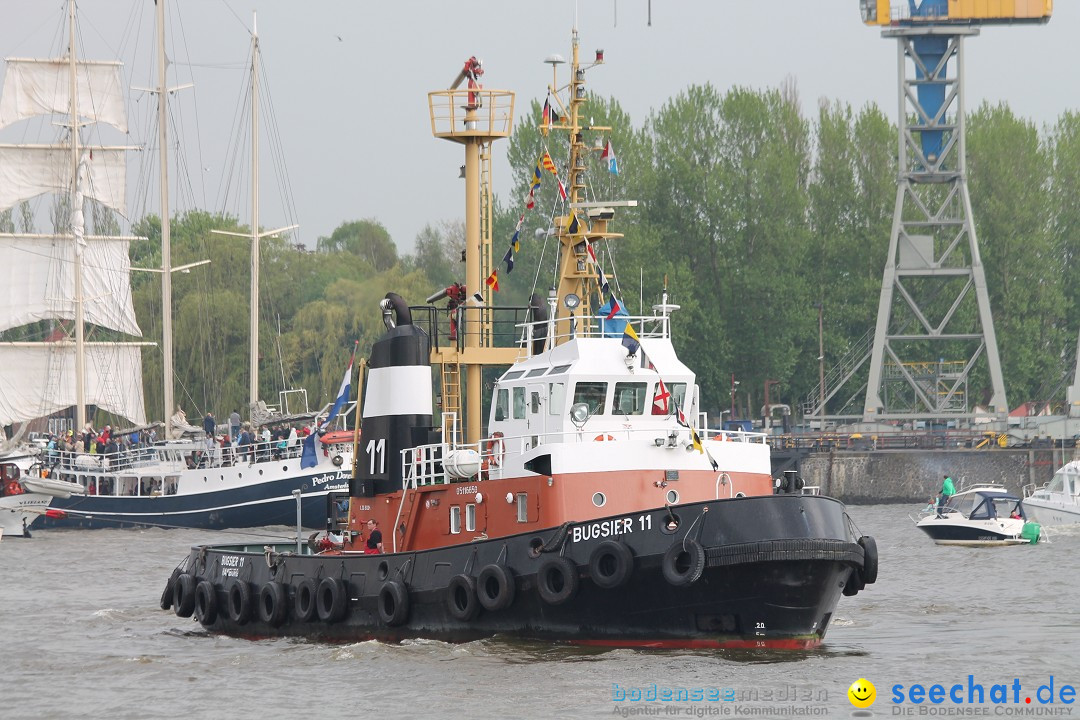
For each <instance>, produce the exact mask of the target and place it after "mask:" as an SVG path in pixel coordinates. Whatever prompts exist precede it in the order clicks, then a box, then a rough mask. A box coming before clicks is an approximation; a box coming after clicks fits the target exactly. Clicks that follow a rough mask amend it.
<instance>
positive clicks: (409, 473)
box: [401, 426, 767, 489]
mask: <svg viewBox="0 0 1080 720" xmlns="http://www.w3.org/2000/svg"><path fill="white" fill-rule="evenodd" d="M697 432H698V435H699V437H701V439H702V440H703V441H706V442H708V441H714V442H732V443H747V444H757V445H765V444H766V439H767V436H766V435H765V433H757V432H742V431H739V430H709V429H702V430H697ZM627 440H631V441H635V442H641V443H645V444H648V445H652V446H654V447H658V448H667V449H669V450H672V451H673V450H676V449H679V448H681V449H683V450H686V451H692V450H693V446H692V442H691V439H690V433H689V431H688V430H687V429H686V428H684V427H681V426H678V427H675V428H668V427H652V428H626V427H622V426H619V427H602V426H597V427H596V428H590V429H588V430H576V429H575V430H568V431H559V432H541V433H537V434H529V435H519V436H495V437H489V438H485V439H484V440H481V441H480V442H479V443H460V444H449V443H431V444H428V445H419V446H416V447H411V448H406V449H404V450H402V451H401V477H402V478H403V481H402V486H403V489H414V488H417V487H424V486H427V485H442V484H448V483H453V482H477V481H484V480H489V479H492V477H493V475H494V477H495V478H498V477H499V470H500V468H502V467H503V466H505V464H506V459H507V457H508V456H520V455H522V454H524V453H526V452H528V451H530V450H532V449H535V448H537V447H540V446H543V445H555V444H559V443H594V442H620V441H627ZM448 466H449V469H450V471H449V472H448Z"/></svg>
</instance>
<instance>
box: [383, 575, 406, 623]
mask: <svg viewBox="0 0 1080 720" xmlns="http://www.w3.org/2000/svg"><path fill="white" fill-rule="evenodd" d="M379 619H380V620H382V621H383V622H384V623H386V624H387V625H389V626H390V627H397V626H398V625H401V624H402V623H403V622H405V621H406V620H408V619H409V589H408V588H407V587H405V583H403V582H401V581H399V580H388V581H386V582H385V583H383V586H382V587H381V588H379Z"/></svg>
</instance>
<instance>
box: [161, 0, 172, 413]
mask: <svg viewBox="0 0 1080 720" xmlns="http://www.w3.org/2000/svg"><path fill="white" fill-rule="evenodd" d="M157 36H158V87H157V111H158V161H159V162H160V164H161V180H160V185H161V352H162V355H163V356H164V360H163V364H162V374H163V375H164V377H163V378H162V379H163V382H164V396H163V397H164V406H163V407H162V414H163V416H164V417H165V418H169V417H171V416H172V412H173V405H174V400H173V332H172V238H171V237H170V235H169V167H168V162H169V148H168V145H167V143H168V112H167V107H166V104H165V103H166V102H167V100H166V92H167V91H168V88H167V87H166V86H165V71H166V69H167V63H168V60H167V58H166V57H165V0H157Z"/></svg>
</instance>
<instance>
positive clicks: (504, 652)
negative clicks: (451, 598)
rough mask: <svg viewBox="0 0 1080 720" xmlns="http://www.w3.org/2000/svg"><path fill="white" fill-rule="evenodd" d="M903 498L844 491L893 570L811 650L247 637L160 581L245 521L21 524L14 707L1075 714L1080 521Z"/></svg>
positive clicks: (177, 711) (87, 711)
mask: <svg viewBox="0 0 1080 720" xmlns="http://www.w3.org/2000/svg"><path fill="white" fill-rule="evenodd" d="M908 510H909V508H906V507H903V506H897V505H872V506H852V507H850V508H849V512H850V514H851V516H852V518H853V519H854V521H855V523H856V524H857V525H858V526H859V528H860V529H861V530H862V532H863V533H865V534H870V535H874V536H875V537H876V538H877V541H878V547H879V551H880V555H881V570H880V575H879V579H878V582H877V584H875V585H872V586H870V587H869V588H867V589H866V590H865V591H864V592H862V593H860V594H859V595H858V596H856V597H854V598H847V597H845V598H841V602H840V606H839V608H838V609H837V612H836V614H835V615H834V619H833V621H832V624H831V626H830V628H829V632H828V635H827V637H826V642H825V644H824V646H823V647H822V648H821V649H818V650H814V651H807V652H717V651H642V650H597V649H581V648H574V647H564V646H553V645H548V644H545V643H533V642H529V643H525V642H517V641H508V640H500V639H492V640H486V641H480V642H474V643H468V644H464V645H449V644H446V643H440V642H424V641H416V642H407V643H404V644H401V645H384V644H380V643H376V642H368V643H360V644H355V645H344V646H342V645H321V644H314V643H308V642H300V641H292V640H271V641H259V642H252V641H242V640H234V639H230V638H225V637H216V636H211V635H208V634H207V633H205V632H204V631H202V629H201V628H200V626H199V625H198V623H196V622H195V621H194V620H184V619H180V618H177V617H176V616H175V615H174V614H173V613H172V612H171V611H170V612H164V611H162V610H160V609H159V608H158V598H159V595H160V593H161V589H162V587H163V586H164V583H165V580H166V578H167V577H168V575H169V572H170V571H171V569H172V568H173V567H174V566H175V565H176V563H177V562H178V561H179V560H180V559H181V558H182V557H183V556H184V555H185V554H186V552H187V548H188V547H189V546H190V545H192V544H199V543H206V542H210V543H213V542H230V543H231V542H237V541H239V540H240V539H246V538H242V537H241V536H240V535H238V534H236V533H214V532H207V531H193V530H158V529H150V530H97V531H80V530H71V531H41V532H38V533H36V534H35V536H34V537H33V538H31V539H29V540H23V539H15V538H8V539H5V540H3V542H2V543H0V638H2V642H0V650H2V654H0V658H2V660H0V663H2V668H3V675H2V678H3V679H2V680H0V718H3V719H4V720H13V719H16V718H74V717H78V718H155V717H170V718H223V717H252V716H255V717H259V718H260V720H268V719H271V718H308V717H312V716H320V717H334V718H336V717H367V718H379V720H386V719H387V718H390V717H406V718H412V717H416V718H442V717H455V718H456V717H460V718H549V717H553V718H579V717H604V716H614V717H748V716H752V717H767V718H785V717H852V716H853V714H854V716H855V717H859V716H860V713H861V714H862V715H861V716H873V717H902V716H912V717H920V716H927V717H970V716H987V717H1011V716H1015V717H1039V716H1057V717H1061V716H1069V715H1075V716H1078V717H1080V708H1078V707H1077V706H1075V705H1072V704H1066V703H1064V702H1063V700H1068V699H1070V697H1069V694H1068V688H1066V687H1065V686H1072V687H1080V602H1078V599H1080V561H1078V552H1080V526H1076V527H1072V528H1062V529H1053V528H1052V529H1051V532H1052V535H1051V538H1050V539H1051V542H1049V543H1041V544H1039V545H1037V546H1019V547H1003V548H986V549H972V548H960V547H938V546H936V545H934V544H933V543H932V542H931V541H930V540H929V539H928V538H926V537H925V536H924V535H923V533H922V532H921V531H919V530H916V529H915V527H914V526H913V524H912V522H911V520H909V519H908V517H907V513H908ZM258 532H259V531H255V534H258ZM286 532H287V530H286V529H285V528H268V529H266V533H268V534H273V535H278V536H280V535H282V534H284V533H286ZM969 676H972V677H971V678H969ZM1051 677H1052V678H1053V681H1052V682H1053V702H1052V703H1048V704H1042V703H1040V700H1045V699H1048V695H1047V693H1048V692H1049V685H1050V683H1051ZM860 678H865V679H866V680H869V681H870V682H871V683H873V684H874V685H875V687H876V690H877V698H876V701H875V702H874V703H873V704H872V705H871V706H870V707H869V708H868V709H866V710H857V709H856V708H855V707H853V705H852V704H851V702H850V701H849V699H848V696H847V690H848V687H849V686H850V685H851V684H852V683H853V682H854V681H856V680H857V679H860ZM1017 682H1018V683H1019V689H1017V688H1016V687H1015V684H1016V683H1017ZM934 684H940V685H942V686H943V688H944V692H945V693H946V695H945V696H944V698H943V699H942V698H938V699H939V700H940V702H938V703H933V702H931V701H930V700H929V699H924V700H923V702H921V703H914V702H912V701H911V697H910V695H909V693H910V692H911V690H912V686H913V685H920V686H922V687H923V688H925V689H926V690H927V691H929V689H930V687H931V686H932V685H934ZM995 685H999V686H1005V688H1004V689H1001V688H998V689H995V688H994V686H995ZM895 686H901V689H900V691H899V692H902V693H903V701H902V702H894V700H895V699H896V694H895V692H894V687H895ZM953 686H961V687H959V688H956V689H955V691H954V695H955V696H956V698H959V699H960V702H959V703H957V702H954V700H953V699H950V698H949V697H948V693H949V692H950V690H952V689H953ZM969 686H970V687H969ZM1040 686H1043V687H1042V690H1041V691H1040V690H1039V688H1040ZM978 687H981V688H982V693H983V701H982V703H981V704H980V703H979V702H978V701H979V697H978V690H977V688H978ZM665 691H669V692H670V693H671V695H670V697H671V698H672V699H671V700H666V701H664V700H660V699H658V700H657V701H652V700H651V698H652V697H653V693H654V692H655V693H656V697H657V698H663V696H664V692H665ZM1014 691H1015V692H1014ZM1063 691H1064V694H1063ZM683 692H685V695H681V694H680V693H683ZM915 692H916V697H918V691H915ZM1002 692H1004V693H1005V694H1006V697H1004V698H1002V697H1001V696H1000V695H998V693H1002ZM992 694H993V697H992ZM620 695H621V696H622V697H624V698H625V699H619V697H620ZM969 695H970V697H969ZM1014 696H1015V699H1018V700H1019V702H1015V701H1014ZM638 697H642V699H641V700H638V699H637V698H638ZM1028 697H1030V698H1031V702H1030V703H1026V702H1025V699H1026V698H1028ZM697 698H701V699H700V700H699V699H697ZM920 699H921V698H920ZM995 699H997V700H1005V702H999V703H995V702H992V700H995ZM1051 714H1053V715H1051Z"/></svg>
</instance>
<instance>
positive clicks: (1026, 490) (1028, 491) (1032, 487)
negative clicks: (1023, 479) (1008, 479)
mask: <svg viewBox="0 0 1080 720" xmlns="http://www.w3.org/2000/svg"><path fill="white" fill-rule="evenodd" d="M1048 487H1050V481H1049V480H1047V481H1046V482H1044V483H1042V484H1041V485H1040V484H1039V483H1028V484H1027V485H1025V486H1024V487H1022V488H1020V496H1021V497H1023V498H1025V499H1026V498H1029V497H1031V496H1032V495H1034V494H1035V492H1036V491H1037V490H1044V489H1046V488H1048Z"/></svg>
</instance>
